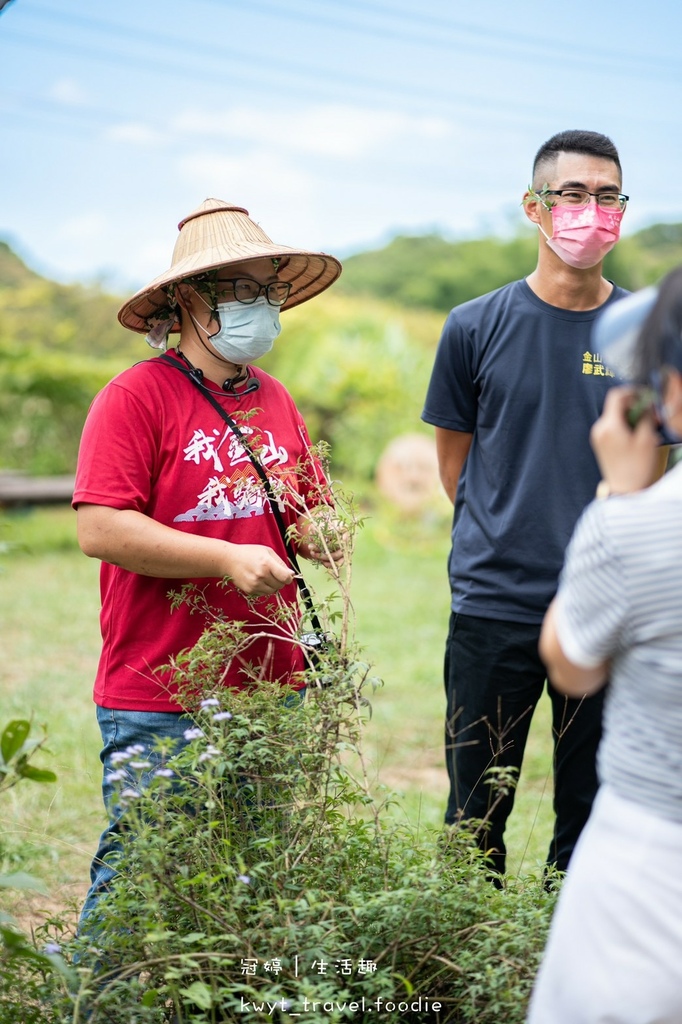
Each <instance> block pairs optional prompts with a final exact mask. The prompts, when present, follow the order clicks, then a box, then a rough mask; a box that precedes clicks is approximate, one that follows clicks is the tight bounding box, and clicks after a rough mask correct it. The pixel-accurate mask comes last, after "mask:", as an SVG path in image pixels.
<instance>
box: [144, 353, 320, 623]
mask: <svg viewBox="0 0 682 1024" xmlns="http://www.w3.org/2000/svg"><path fill="white" fill-rule="evenodd" d="M158 358H159V359H162V360H163V362H164V363H167V364H168V365H169V366H174V367H175V369H176V370H179V371H180V373H182V374H183V375H184V376H185V377H188V378H189V380H191V382H192V384H194V386H195V387H197V388H198V389H199V391H200V392H201V393H202V395H203V396H204V398H205V399H206V401H207V402H210V403H211V405H212V406H213V408H214V409H215V411H216V412H217V413H218V414H219V415H220V416H221V417H222V419H224V420H225V422H226V423H227V425H228V427H229V428H230V430H231V431H232V433H233V434H234V435H235V437H236V438H237V439H238V441H239V443H240V444H241V445H242V447H243V448H244V451H245V452H246V454H247V455H248V456H249V459H250V460H251V463H252V465H253V467H254V469H255V470H256V472H257V473H258V476H259V477H260V479H261V481H262V484H263V487H264V489H265V493H266V495H267V499H268V501H269V503H270V508H271V510H272V514H273V515H274V517H275V522H276V523H277V526H278V529H279V532H280V534H281V535H282V541H283V543H284V547H285V548H286V552H287V555H288V556H289V561H290V562H291V565H292V566H293V568H294V570H295V571H296V582H297V584H298V589H299V590H300V592H301V597H302V598H303V603H304V604H305V606H306V609H307V612H308V615H309V616H310V622H311V625H312V627H313V629H314V630H315V632H317V633H320V634H321V633H322V626H321V625H320V620H319V619H318V617H317V612H316V611H315V606H314V604H313V599H312V597H311V595H310V591H309V590H308V587H307V586H306V582H305V580H304V579H303V576H302V574H301V569H300V566H299V564H298V559H297V557H296V552H295V551H294V548H293V546H292V544H291V541H290V540H289V538H288V537H287V528H286V524H285V522H284V519H283V518H282V513H281V512H280V510H279V505H278V503H277V498H276V497H275V495H274V492H273V490H272V485H271V483H270V480H269V478H268V475H267V473H266V472H265V470H264V468H263V465H262V463H261V461H260V459H259V458H258V456H257V455H256V454H255V452H254V451H253V450H252V448H251V447H250V445H249V442H248V441H247V439H246V437H245V436H244V434H243V433H242V432H241V430H240V429H239V427H238V426H237V424H236V423H235V421H234V420H233V419H232V417H231V416H230V414H229V413H228V412H227V411H226V410H225V409H223V407H222V405H221V404H220V402H218V401H216V399H215V397H214V396H213V394H212V393H211V392H210V391H209V390H208V388H207V387H206V385H205V384H204V383H203V381H202V380H201V378H200V377H199V374H198V373H196V371H194V370H192V369H190V368H189V367H185V366H182V365H181V364H180V363H179V362H177V360H176V359H174V358H173V357H172V356H169V355H167V354H166V353H165V352H164V353H163V355H160V356H159V357H158Z"/></svg>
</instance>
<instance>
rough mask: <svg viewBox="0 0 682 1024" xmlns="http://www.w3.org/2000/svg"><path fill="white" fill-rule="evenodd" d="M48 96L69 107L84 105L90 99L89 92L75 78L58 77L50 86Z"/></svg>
mask: <svg viewBox="0 0 682 1024" xmlns="http://www.w3.org/2000/svg"><path fill="white" fill-rule="evenodd" d="M48 96H49V97H50V99H51V100H56V102H57V103H63V104H64V105H65V106H68V107H84V106H85V105H86V104H87V103H88V100H89V97H88V95H87V93H86V92H85V91H84V90H83V89H82V88H81V86H80V85H79V84H78V82H77V81H76V80H75V79H74V78H59V79H57V81H56V82H53V83H52V85H51V86H50V88H49V90H48Z"/></svg>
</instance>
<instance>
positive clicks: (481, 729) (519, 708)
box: [445, 613, 604, 872]
mask: <svg viewBox="0 0 682 1024" xmlns="http://www.w3.org/2000/svg"><path fill="white" fill-rule="evenodd" d="M539 637H540V626H539V625H534V624H526V623H522V622H500V621H498V620H496V619H482V618H478V617H474V616H470V615H459V614H455V613H453V614H452V615H451V616H450V629H449V633H448V639H447V645H446V654H445V692H446V695H447V716H446V724H445V760H446V764H447V770H448V775H449V778H450V796H449V799H448V806H447V811H446V814H445V821H446V823H447V824H454V823H455V822H458V821H460V820H464V821H466V820H470V819H480V820H483V819H488V821H489V828H488V829H487V830H486V829H482V830H481V832H480V841H481V845H482V847H483V849H485V850H486V852H487V854H488V856H489V858H490V865H491V867H492V868H493V869H494V870H495V871H499V872H504V870H505V857H506V848H505V845H504V830H505V824H506V821H507V818H508V817H509V814H510V813H511V810H512V807H513V805H514V789H513V788H512V789H510V790H509V792H508V794H507V795H505V796H502V797H501V798H500V799H499V800H498V796H497V794H496V792H495V787H494V786H491V785H489V784H488V783H487V781H486V779H487V778H490V776H486V773H487V772H488V769H490V768H494V767H509V766H511V767H515V768H517V769H519V771H520V769H521V763H522V761H523V753H524V750H525V746H526V740H527V739H528V730H529V728H530V723H531V718H532V716H533V712H534V710H535V707H536V705H537V702H538V700H539V699H540V696H541V694H542V691H543V689H544V686H545V682H547V691H548V693H549V697H550V700H551V702H552V734H553V739H554V764H553V769H554V814H555V824H554V834H553V836H552V841H551V843H550V848H549V853H548V856H547V863H548V864H550V865H556V867H557V868H559V870H560V871H565V870H566V868H567V866H568V862H569V860H570V857H571V853H572V852H573V848H574V846H575V844H576V842H577V839H578V836H579V835H580V832H581V830H582V828H583V826H584V824H585V822H586V821H587V818H588V816H589V813H590V808H591V806H592V801H593V799H594V797H595V795H596V792H597V786H598V782H597V774H596V763H595V762H596V753H597V747H598V746H599V740H600V738H601V722H602V707H603V699H604V690H601V691H599V693H597V694H596V695H594V696H592V697H586V698H583V699H582V700H575V699H571V698H568V697H564V696H563V695H561V694H560V693H558V692H557V690H555V688H554V687H553V686H552V684H551V681H549V680H547V678H546V675H547V673H546V670H545V667H544V665H543V664H542V661H541V660H540V655H539V654H538V640H539Z"/></svg>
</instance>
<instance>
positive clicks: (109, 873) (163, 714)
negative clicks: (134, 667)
mask: <svg viewBox="0 0 682 1024" xmlns="http://www.w3.org/2000/svg"><path fill="white" fill-rule="evenodd" d="M304 697H305V689H302V690H298V691H297V692H295V693H289V694H287V696H286V697H285V698H284V701H283V704H284V706H285V707H295V706H296V705H298V704H300V703H301V702H302V701H303V699H304ZM97 722H98V724H99V727H100V732H101V733H102V744H103V746H102V752H101V753H100V761H101V762H102V768H103V780H102V797H103V799H104V806H105V808H106V811H107V814H108V815H109V824H108V826H107V828H106V829H105V830H104V832H103V833H102V835H101V836H100V840H99V845H98V847H97V852H96V853H95V856H94V857H93V860H92V864H91V866H90V888H89V890H88V893H87V895H86V897H85V902H84V904H83V909H82V910H81V916H80V921H79V923H78V932H79V934H85V933H87V932H88V931H90V930H91V927H90V924H89V923H88V919H89V918H90V917H91V915H92V914H93V912H94V911H95V908H96V906H97V901H98V900H99V898H100V897H101V896H102V895H104V893H106V891H107V890H108V888H109V886H110V885H111V881H112V879H113V877H114V875H115V874H116V867H115V861H116V857H117V855H118V853H119V849H120V844H119V839H118V834H119V831H120V818H121V814H122V808H121V806H120V804H118V803H117V801H116V797H117V795H118V794H119V793H120V792H121V790H124V789H125V788H126V785H130V787H131V788H134V789H139V788H140V787H143V788H144V787H145V786H146V785H148V784H149V781H150V779H151V778H152V776H153V775H154V773H155V772H157V771H158V770H159V768H163V766H164V765H165V763H166V761H167V760H168V759H169V758H170V757H173V756H174V755H176V754H178V753H179V752H180V751H181V750H182V749H183V747H186V746H187V744H188V743H189V742H191V741H190V740H188V739H186V737H185V731H186V730H187V729H189V728H191V727H192V726H193V724H194V722H193V719H192V718H191V717H190V716H189V715H186V714H182V713H180V712H173V711H118V710H115V709H113V708H101V707H98V708H97ZM159 741H163V744H164V747H165V750H164V751H163V753H162V752H161V751H160V750H158V749H154V748H155V747H158V746H159ZM129 747H136V752H135V757H134V758H133V760H135V761H148V762H149V764H150V767H149V768H147V769H146V770H145V771H136V772H133V771H131V769H130V768H128V766H127V762H126V761H123V762H120V761H119V760H118V758H117V757H116V755H117V754H120V753H122V752H123V751H125V750H127V749H128V748H129ZM115 772H117V773H125V775H126V776H127V779H126V778H123V779H120V780H116V781H110V779H109V776H110V775H111V774H112V773H115Z"/></svg>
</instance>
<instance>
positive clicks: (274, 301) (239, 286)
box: [216, 277, 291, 306]
mask: <svg viewBox="0 0 682 1024" xmlns="http://www.w3.org/2000/svg"><path fill="white" fill-rule="evenodd" d="M225 285H231V286H232V292H233V296H234V298H235V300H236V301H237V302H241V303H242V304H243V305H244V306H250V305H251V304H252V303H253V302H255V301H256V299H257V298H258V296H259V295H262V294H265V298H266V299H267V301H268V302H269V303H270V305H271V306H283V305H284V303H285V302H286V301H287V299H288V298H289V294H290V293H291V283H290V282H289V281H271V282H270V283H269V284H259V283H258V281H254V280H252V279H251V278H250V277H228V278H220V279H219V280H218V281H216V291H217V293H218V301H219V302H220V301H223V302H224V301H225V296H224V286H225ZM228 301H229V300H228Z"/></svg>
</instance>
